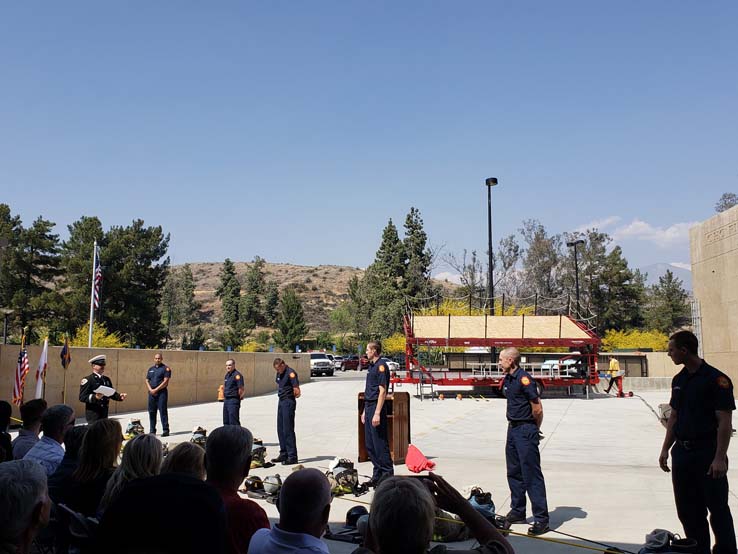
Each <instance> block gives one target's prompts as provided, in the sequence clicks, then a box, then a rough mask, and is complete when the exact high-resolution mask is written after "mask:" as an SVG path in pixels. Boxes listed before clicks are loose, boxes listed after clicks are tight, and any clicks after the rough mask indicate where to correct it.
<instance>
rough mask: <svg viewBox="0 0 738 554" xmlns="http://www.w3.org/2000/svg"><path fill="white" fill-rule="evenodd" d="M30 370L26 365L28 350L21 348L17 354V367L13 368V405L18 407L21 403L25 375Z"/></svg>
mask: <svg viewBox="0 0 738 554" xmlns="http://www.w3.org/2000/svg"><path fill="white" fill-rule="evenodd" d="M30 369H31V366H30V365H29V364H28V350H26V348H25V346H21V350H20V352H19V353H18V366H17V367H16V368H15V384H14V385H13V404H15V405H16V406H20V405H21V404H22V403H23V387H25V386H26V375H27V374H28V371H29V370H30Z"/></svg>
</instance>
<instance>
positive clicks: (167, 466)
mask: <svg viewBox="0 0 738 554" xmlns="http://www.w3.org/2000/svg"><path fill="white" fill-rule="evenodd" d="M161 472H162V473H183V474H185V475H190V476H191V477H194V478H195V479H200V480H201V481H204V480H205V450H203V449H202V447H200V446H197V445H196V444H194V443H192V442H182V443H179V444H178V445H177V446H175V447H174V449H173V450H172V451H171V452H170V453H169V454H167V457H166V458H164V462H163V463H162V464H161Z"/></svg>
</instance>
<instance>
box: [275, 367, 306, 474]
mask: <svg viewBox="0 0 738 554" xmlns="http://www.w3.org/2000/svg"><path fill="white" fill-rule="evenodd" d="M273 365H274V370H275V371H276V372H277V376H276V381H277V396H278V397H279V405H278V406H277V436H278V437H279V456H277V457H276V458H272V462H274V463H275V464H276V463H279V462H282V465H285V466H286V465H294V464H296V463H297V439H296V438H295V410H296V409H297V399H298V398H300V380H299V379H298V377H297V373H296V372H295V370H294V369H292V368H291V367H289V366H288V365H287V364H286V363H285V361H284V360H283V359H282V358H275V359H274V363H273Z"/></svg>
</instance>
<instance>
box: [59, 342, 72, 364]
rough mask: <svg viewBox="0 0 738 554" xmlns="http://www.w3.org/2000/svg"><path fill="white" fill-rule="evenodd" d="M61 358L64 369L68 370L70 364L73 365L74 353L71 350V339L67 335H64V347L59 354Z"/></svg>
mask: <svg viewBox="0 0 738 554" xmlns="http://www.w3.org/2000/svg"><path fill="white" fill-rule="evenodd" d="M59 357H60V358H61V365H62V367H63V368H64V369H67V368H68V367H69V364H70V363H72V351H71V350H70V348H69V337H68V336H67V335H64V346H63V347H62V349H61V352H60V353H59Z"/></svg>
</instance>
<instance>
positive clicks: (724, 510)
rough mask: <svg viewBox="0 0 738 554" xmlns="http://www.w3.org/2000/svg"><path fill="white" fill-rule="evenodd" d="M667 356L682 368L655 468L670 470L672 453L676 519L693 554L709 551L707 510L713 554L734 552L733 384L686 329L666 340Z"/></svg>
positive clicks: (733, 553) (676, 381) (672, 387)
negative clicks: (730, 504)
mask: <svg viewBox="0 0 738 554" xmlns="http://www.w3.org/2000/svg"><path fill="white" fill-rule="evenodd" d="M668 353H669V357H670V358H671V359H672V361H673V362H674V364H677V365H679V364H684V368H683V369H682V370H681V371H680V372H679V373H677V374H676V375H675V376H674V378H673V379H672V382H671V400H670V401H669V405H670V406H671V414H670V415H669V420H668V421H667V423H666V436H665V437H664V443H663V446H662V448H661V455H660V456H659V465H660V466H661V469H663V470H664V471H666V472H668V471H669V465H668V461H669V449H671V456H672V469H671V471H672V473H671V477H672V485H673V487H674V500H675V502H676V508H677V515H678V516H679V521H681V522H682V526H683V527H684V534H685V535H686V536H687V538H690V539H694V540H695V541H697V553H698V554H709V553H710V529H709V527H708V525H707V512H708V511H709V513H710V524H711V525H712V532H713V534H714V535H715V546H714V548H713V549H712V552H713V554H735V552H736V540H735V529H734V527H733V517H732V515H731V513H730V508H729V507H728V478H727V472H728V456H727V452H728V444H729V443H730V436H731V432H732V427H733V426H732V417H733V410H735V400H734V399H733V383H732V382H731V381H730V379H729V378H728V377H727V376H726V375H725V374H724V373H722V372H721V371H719V370H717V369H715V368H714V367H712V366H711V365H709V364H708V363H707V362H705V361H704V360H703V359H702V358H700V357H699V355H698V341H697V337H696V336H695V335H694V334H692V333H691V332H689V331H679V332H677V333H674V334H673V335H672V336H671V337H670V338H669V350H668ZM672 445H673V448H672Z"/></svg>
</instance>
